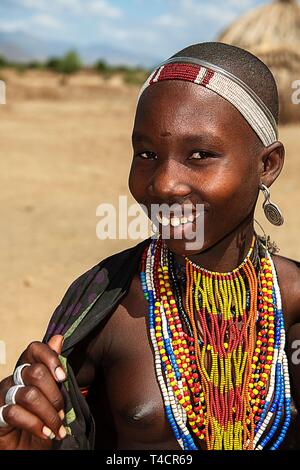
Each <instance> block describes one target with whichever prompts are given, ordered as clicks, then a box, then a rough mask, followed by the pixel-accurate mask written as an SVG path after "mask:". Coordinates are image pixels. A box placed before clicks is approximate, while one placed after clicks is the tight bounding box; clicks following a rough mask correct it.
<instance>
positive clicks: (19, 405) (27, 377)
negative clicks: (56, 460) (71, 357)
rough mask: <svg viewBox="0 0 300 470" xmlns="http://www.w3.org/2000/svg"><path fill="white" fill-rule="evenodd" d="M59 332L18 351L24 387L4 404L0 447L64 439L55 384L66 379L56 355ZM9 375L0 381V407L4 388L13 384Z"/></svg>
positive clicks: (60, 402) (61, 405) (38, 445)
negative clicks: (46, 339) (3, 422)
mask: <svg viewBox="0 0 300 470" xmlns="http://www.w3.org/2000/svg"><path fill="white" fill-rule="evenodd" d="M62 343H63V336H61V335H56V336H53V337H52V338H51V339H50V341H49V342H48V344H44V343H40V342H38V341H35V342H33V343H31V344H30V345H29V346H28V347H27V349H26V350H25V351H24V352H23V353H22V355H21V357H20V359H19V361H18V365H21V364H25V363H28V364H31V365H30V366H26V367H24V368H23V370H22V372H21V377H22V380H23V382H24V385H25V386H24V387H21V388H19V389H18V390H17V393H16V395H15V401H16V404H10V405H9V406H6V407H5V408H4V409H3V411H2V414H3V418H4V420H5V422H6V423H7V426H5V427H0V449H51V447H52V439H54V438H55V439H59V440H60V439H64V437H65V436H66V430H65V428H64V426H63V425H62V420H63V418H64V411H63V410H64V401H63V396H62V394H61V392H60V387H59V384H60V383H62V382H63V381H64V380H65V379H66V374H65V371H64V370H63V368H62V367H61V363H60V360H59V358H58V355H59V354H60V352H61V348H62ZM14 385H15V384H14V381H13V376H10V377H7V378H6V379H4V380H2V382H0V407H1V406H3V405H5V396H6V393H7V391H8V390H9V389H10V388H11V387H13V386H14Z"/></svg>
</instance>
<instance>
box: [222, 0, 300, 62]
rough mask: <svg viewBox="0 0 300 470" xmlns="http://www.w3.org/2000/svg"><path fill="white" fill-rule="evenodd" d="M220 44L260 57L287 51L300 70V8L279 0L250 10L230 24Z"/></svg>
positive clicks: (296, 3) (287, 0)
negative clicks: (242, 49)
mask: <svg viewBox="0 0 300 470" xmlns="http://www.w3.org/2000/svg"><path fill="white" fill-rule="evenodd" d="M218 41H220V42H225V43H229V44H233V45H236V46H239V47H242V48H244V49H248V50H249V51H250V52H253V53H254V54H257V55H258V56H261V55H264V54H269V53H271V52H274V53H276V52H278V53H279V52H287V51H289V52H290V54H291V56H292V57H293V56H294V58H295V59H296V60H297V58H298V57H299V67H300V5H299V3H298V2H297V0H275V1H273V2H272V3H269V4H266V5H263V6H261V7H258V8H256V9H254V10H250V11H249V12H247V13H246V14H244V15H242V16H241V17H240V18H238V19H237V20H236V21H234V22H233V23H232V24H231V25H229V26H228V27H227V28H226V29H225V30H224V31H223V32H222V33H221V34H220V35H219V37H218Z"/></svg>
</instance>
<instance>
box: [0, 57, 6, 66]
mask: <svg viewBox="0 0 300 470" xmlns="http://www.w3.org/2000/svg"><path fill="white" fill-rule="evenodd" d="M7 65H8V61H7V60H6V58H5V57H4V56H2V55H0V67H6V66H7Z"/></svg>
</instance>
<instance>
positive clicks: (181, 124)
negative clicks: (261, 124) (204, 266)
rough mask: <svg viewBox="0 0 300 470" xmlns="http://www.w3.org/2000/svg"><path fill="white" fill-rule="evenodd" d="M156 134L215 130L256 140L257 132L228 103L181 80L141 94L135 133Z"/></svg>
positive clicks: (166, 82) (203, 89) (169, 81)
mask: <svg viewBox="0 0 300 470" xmlns="http://www.w3.org/2000/svg"><path fill="white" fill-rule="evenodd" d="M140 128H142V130H143V132H145V131H146V130H147V131H148V132H149V133H151V132H152V133H154V132H155V131H156V130H158V129H159V128H164V129H165V131H166V132H172V133H175V134H176V133H180V132H182V131H183V130H186V131H188V130H189V129H190V130H194V131H198V132H205V130H207V131H208V130H210V131H212V130H213V131H214V132H215V133H218V134H220V135H224V136H229V135H234V134H239V135H240V136H241V135H243V138H248V137H249V138H251V137H253V134H254V131H253V130H252V129H251V127H250V126H249V124H248V123H247V121H246V120H245V119H244V118H243V116H242V115H241V114H240V112H239V111H238V110H237V109H236V108H235V107H234V106H233V105H232V104H231V103H229V102H228V101H226V100H225V99H224V98H222V97H221V96H219V95H217V94H216V93H214V92H213V91H211V90H208V89H207V88H205V87H202V86H199V85H196V84H194V83H189V82H184V81H180V80H173V81H171V80H165V81H162V82H159V83H155V84H153V85H150V86H149V87H148V88H146V90H145V91H144V92H143V93H142V95H141V97H140V100H139V103H138V106H137V111H136V117H135V124H134V130H135V131H136V130H139V129H140Z"/></svg>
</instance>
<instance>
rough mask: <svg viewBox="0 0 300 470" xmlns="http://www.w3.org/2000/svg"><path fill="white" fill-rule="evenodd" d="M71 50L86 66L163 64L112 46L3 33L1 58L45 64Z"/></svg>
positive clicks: (148, 57) (19, 33)
mask: <svg viewBox="0 0 300 470" xmlns="http://www.w3.org/2000/svg"><path fill="white" fill-rule="evenodd" d="M70 49H76V50H77V52H78V53H79V54H80V57H81V59H82V61H83V62H84V63H85V64H86V65H90V64H93V63H94V62H95V61H96V60H99V59H103V60H105V61H106V62H108V63H109V64H112V65H116V64H124V65H131V66H137V65H141V66H144V67H153V66H155V65H156V64H158V63H159V62H160V61H161V58H160V57H156V56H154V55H153V56H149V55H147V54H139V53H138V52H136V53H135V52H132V51H130V50H127V49H126V48H122V47H114V46H111V45H108V44H88V45H86V46H80V47H76V45H74V44H72V43H68V42H63V41H55V40H51V41H47V40H45V39H41V38H38V37H35V36H34V35H30V34H28V33H24V32H21V31H20V32H10V33H7V32H1V31H0V55H3V56H5V57H6V58H7V59H9V60H11V61H14V62H20V63H24V62H29V61H33V60H37V61H44V60H46V59H48V58H49V57H53V56H61V55H63V54H64V53H65V52H66V51H68V50H70Z"/></svg>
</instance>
